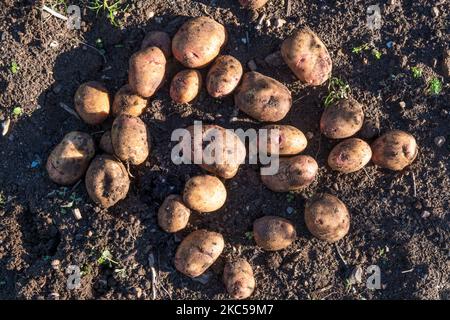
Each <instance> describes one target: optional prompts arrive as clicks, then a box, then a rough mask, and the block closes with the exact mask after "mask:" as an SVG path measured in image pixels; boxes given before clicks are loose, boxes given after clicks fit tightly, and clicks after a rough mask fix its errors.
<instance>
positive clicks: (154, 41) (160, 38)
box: [141, 31, 172, 60]
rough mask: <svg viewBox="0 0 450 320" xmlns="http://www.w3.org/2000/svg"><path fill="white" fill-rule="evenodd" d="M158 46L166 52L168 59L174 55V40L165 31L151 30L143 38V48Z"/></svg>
mask: <svg viewBox="0 0 450 320" xmlns="http://www.w3.org/2000/svg"><path fill="white" fill-rule="evenodd" d="M148 47H158V48H160V49H161V51H162V52H163V53H164V56H165V57H166V60H167V59H169V58H170V56H171V55H172V40H170V36H169V35H168V34H167V33H166V32H164V31H150V32H149V33H147V35H146V36H145V38H144V40H142V44H141V49H145V48H148Z"/></svg>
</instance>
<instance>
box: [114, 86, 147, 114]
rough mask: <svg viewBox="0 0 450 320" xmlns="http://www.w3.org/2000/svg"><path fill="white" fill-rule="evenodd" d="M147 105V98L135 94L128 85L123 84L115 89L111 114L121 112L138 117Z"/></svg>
mask: <svg viewBox="0 0 450 320" xmlns="http://www.w3.org/2000/svg"><path fill="white" fill-rule="evenodd" d="M146 106H147V99H144V98H142V97H140V96H138V95H137V94H135V93H134V92H133V91H132V90H131V89H130V86H129V85H124V86H123V87H122V88H120V90H119V91H117V93H116V95H115V97H114V102H113V105H112V114H113V116H114V117H117V116H118V115H119V114H121V113H125V114H129V115H130V116H134V117H139V116H140V115H141V114H142V112H144V109H145V107H146Z"/></svg>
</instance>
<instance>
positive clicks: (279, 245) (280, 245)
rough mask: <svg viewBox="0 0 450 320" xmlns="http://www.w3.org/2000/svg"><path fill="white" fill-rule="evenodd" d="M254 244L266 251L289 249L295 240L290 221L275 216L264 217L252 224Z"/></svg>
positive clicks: (294, 232)
mask: <svg viewBox="0 0 450 320" xmlns="http://www.w3.org/2000/svg"><path fill="white" fill-rule="evenodd" d="M253 237H254V239H255V242H256V244H257V245H258V246H259V247H261V248H263V249H264V250H266V251H278V250H283V249H286V248H287V247H289V246H290V245H291V244H292V243H293V242H294V241H295V239H296V238H297V233H296V231H295V227H294V225H293V224H292V222H291V221H289V220H288V219H284V218H281V217H277V216H265V217H262V218H259V219H257V220H255V222H254V223H253Z"/></svg>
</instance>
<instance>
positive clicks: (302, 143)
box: [259, 124, 308, 156]
mask: <svg viewBox="0 0 450 320" xmlns="http://www.w3.org/2000/svg"><path fill="white" fill-rule="evenodd" d="M261 129H265V130H267V144H266V143H264V142H263V141H262V142H261V143H262V145H261V146H259V148H260V150H261V151H262V152H267V153H268V154H271V155H274V154H279V155H281V156H287V155H295V154H298V153H300V152H302V151H303V150H305V149H306V146H307V145H308V141H307V140H306V137H305V135H304V134H303V132H302V131H300V130H299V129H297V128H296V127H293V126H290V125H278V124H272V125H267V126H264V127H262V128H261ZM276 130H278V134H276ZM272 135H274V138H275V140H272ZM277 145H278V150H277ZM272 148H273V150H272Z"/></svg>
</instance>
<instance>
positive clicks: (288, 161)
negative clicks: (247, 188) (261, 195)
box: [261, 155, 319, 192]
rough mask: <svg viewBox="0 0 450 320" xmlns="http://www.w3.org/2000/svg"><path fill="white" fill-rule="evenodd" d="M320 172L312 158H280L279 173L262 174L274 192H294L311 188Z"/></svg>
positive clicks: (304, 156) (302, 156)
mask: <svg viewBox="0 0 450 320" xmlns="http://www.w3.org/2000/svg"><path fill="white" fill-rule="evenodd" d="M318 170H319V166H318V165H317V162H316V160H314V158H312V157H310V156H306V155H299V156H295V157H290V158H280V160H279V168H278V172H277V173H276V174H273V175H263V174H261V180H262V182H263V183H264V185H265V186H266V187H267V188H269V189H270V190H272V191H275V192H288V191H294V190H299V189H303V188H306V187H307V186H309V185H310V184H311V183H312V182H313V181H314V179H315V177H316V175H317V172H318Z"/></svg>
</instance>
